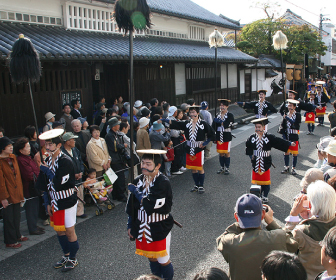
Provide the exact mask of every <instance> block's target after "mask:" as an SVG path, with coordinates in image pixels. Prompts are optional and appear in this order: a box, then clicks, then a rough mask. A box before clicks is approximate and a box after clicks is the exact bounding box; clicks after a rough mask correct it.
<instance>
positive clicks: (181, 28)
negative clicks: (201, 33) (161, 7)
mask: <svg viewBox="0 0 336 280" xmlns="http://www.w3.org/2000/svg"><path fill="white" fill-rule="evenodd" d="M152 23H153V25H152V27H151V28H152V29H154V30H162V31H169V32H176V33H183V34H188V30H189V25H188V23H187V22H185V21H182V20H176V19H175V18H172V17H166V16H161V15H159V14H153V15H152Z"/></svg>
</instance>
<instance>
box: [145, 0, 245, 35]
mask: <svg viewBox="0 0 336 280" xmlns="http://www.w3.org/2000/svg"><path fill="white" fill-rule="evenodd" d="M147 3H148V6H149V7H150V8H151V11H152V12H157V13H160V14H166V15H171V16H176V17H179V18H185V19H191V20H196V21H201V22H204V23H208V24H214V25H217V26H218V27H219V26H220V27H225V28H230V29H236V30H238V29H240V26H239V24H238V25H237V24H234V23H233V22H232V21H229V20H227V19H225V18H222V17H220V16H218V15H215V14H213V13H211V12H210V11H208V10H207V9H205V8H203V7H201V6H199V5H197V4H196V3H194V2H193V1H191V0H169V1H167V0H147Z"/></svg>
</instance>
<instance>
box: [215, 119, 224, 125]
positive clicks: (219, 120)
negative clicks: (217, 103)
mask: <svg viewBox="0 0 336 280" xmlns="http://www.w3.org/2000/svg"><path fill="white" fill-rule="evenodd" d="M213 121H214V122H215V123H219V124H221V123H222V122H224V121H223V120H221V119H219V118H214V120H213Z"/></svg>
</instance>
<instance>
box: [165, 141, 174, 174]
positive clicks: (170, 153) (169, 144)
mask: <svg viewBox="0 0 336 280" xmlns="http://www.w3.org/2000/svg"><path fill="white" fill-rule="evenodd" d="M164 145H165V147H164V149H165V150H166V151H167V154H165V155H164V162H165V170H166V175H167V176H168V177H170V176H171V174H170V169H171V164H172V161H173V160H174V148H173V141H172V140H170V139H169V140H168V141H165V142H164Z"/></svg>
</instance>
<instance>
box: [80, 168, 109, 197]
mask: <svg viewBox="0 0 336 280" xmlns="http://www.w3.org/2000/svg"><path fill="white" fill-rule="evenodd" d="M96 176H97V172H96V169H94V168H90V169H89V171H88V177H87V178H86V181H85V182H84V184H83V185H84V188H87V189H88V190H89V191H90V192H91V193H92V194H93V196H94V197H95V198H96V199H97V200H99V201H100V202H104V201H106V200H107V198H106V195H107V194H110V193H111V192H112V186H111V187H107V188H105V187H104V183H105V181H104V180H102V181H100V182H99V181H97V178H96Z"/></svg>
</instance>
